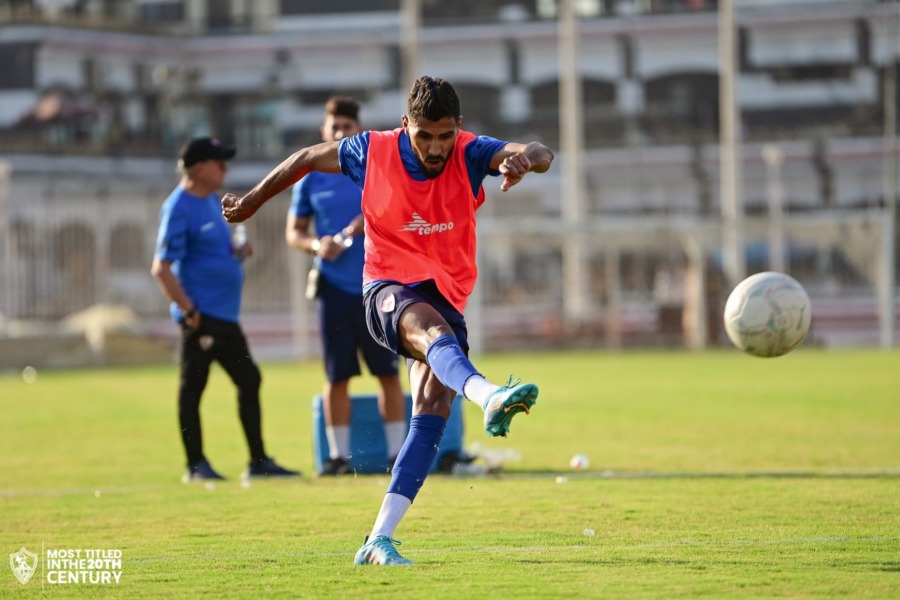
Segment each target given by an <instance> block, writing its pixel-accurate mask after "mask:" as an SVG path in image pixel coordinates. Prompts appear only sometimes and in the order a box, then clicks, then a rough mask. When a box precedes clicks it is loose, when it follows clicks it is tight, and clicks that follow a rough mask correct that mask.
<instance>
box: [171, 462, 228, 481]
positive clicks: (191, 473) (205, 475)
mask: <svg viewBox="0 0 900 600" xmlns="http://www.w3.org/2000/svg"><path fill="white" fill-rule="evenodd" d="M211 479H219V480H222V481H224V480H225V478H224V477H222V476H221V475H219V474H218V473H216V472H215V470H214V469H213V468H212V466H210V464H209V461H208V460H206V459H203V460H201V461H198V462H195V463H194V464H192V465H191V466H190V467H188V470H187V472H186V473H185V474H184V475H182V477H181V481H182V483H190V482H191V481H207V480H211Z"/></svg>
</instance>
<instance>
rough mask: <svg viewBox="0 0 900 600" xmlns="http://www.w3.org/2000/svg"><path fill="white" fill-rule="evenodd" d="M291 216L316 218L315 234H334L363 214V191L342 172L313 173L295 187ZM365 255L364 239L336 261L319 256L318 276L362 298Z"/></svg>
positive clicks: (317, 260) (317, 263)
mask: <svg viewBox="0 0 900 600" xmlns="http://www.w3.org/2000/svg"><path fill="white" fill-rule="evenodd" d="M289 210H290V214H291V215H294V216H296V217H314V218H315V227H316V235H317V236H318V237H322V236H323V235H335V234H336V233H339V232H340V231H341V230H342V229H343V228H344V227H346V226H347V225H349V224H350V221H352V220H353V219H355V218H356V217H358V216H359V215H360V214H361V213H362V190H361V189H360V188H359V186H357V185H356V184H355V183H353V181H351V180H350V179H349V178H347V177H345V176H343V175H341V174H340V173H320V172H318V171H313V172H312V173H309V174H308V175H306V176H305V177H304V178H303V179H301V180H300V181H298V182H297V183H296V184H295V185H294V189H293V190H292V193H291V207H290V209H289ZM365 258H366V254H365V248H364V247H363V238H362V236H356V237H355V238H354V239H353V245H352V246H350V247H349V248H347V249H346V250H345V251H344V252H343V253H342V254H341V255H340V256H339V257H337V259H335V260H322V258H321V257H319V256H316V258H315V259H314V260H315V263H316V267H317V268H318V269H319V274H320V276H321V277H323V278H325V280H326V281H327V282H328V283H330V284H331V285H333V286H334V287H336V288H338V289H339V290H341V291H343V292H346V293H348V294H355V295H357V296H359V297H362V279H363V264H364V262H365Z"/></svg>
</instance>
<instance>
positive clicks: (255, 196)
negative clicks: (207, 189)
mask: <svg viewBox="0 0 900 600" xmlns="http://www.w3.org/2000/svg"><path fill="white" fill-rule="evenodd" d="M311 171H322V172H324V173H340V172H341V165H340V162H339V161H338V142H336V141H335V142H323V143H321V144H316V145H315V146H309V147H308V148H303V149H301V150H298V151H296V152H294V153H293V154H292V155H290V156H289V157H287V158H286V159H285V160H284V161H283V162H282V163H281V164H280V165H278V166H277V167H275V168H274V169H272V171H271V172H270V173H269V174H268V175H266V176H265V177H264V178H263V180H262V181H260V182H259V183H257V184H256V185H255V186H253V189H252V190H250V191H249V192H247V193H246V194H245V195H244V196H243V197H241V198H238V197H237V196H235V195H234V194H225V195H224V196H223V197H222V215H224V217H225V219H226V220H227V221H228V222H229V223H240V222H241V221H245V220H247V219H249V218H250V217H251V216H253V214H254V213H255V212H256V211H257V210H259V207H261V206H262V205H263V204H265V203H266V202H267V201H268V200H269V199H270V198H272V197H273V196H275V195H276V194H278V193H279V192H282V191H284V190H286V189H287V188H289V187H290V186H292V185H294V184H295V183H297V182H298V181H300V179H302V178H303V176H304V175H306V174H307V173H310V172H311Z"/></svg>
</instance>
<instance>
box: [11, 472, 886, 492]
mask: <svg viewBox="0 0 900 600" xmlns="http://www.w3.org/2000/svg"><path fill="white" fill-rule="evenodd" d="M436 475H437V476H438V477H443V478H445V479H448V480H452V479H458V480H461V481H464V480H467V479H495V480H502V479H514V480H518V479H551V480H552V479H556V478H557V477H564V478H566V479H567V480H582V479H584V480H596V479H612V480H622V479H894V478H900V467H874V468H868V469H831V470H827V469H826V470H822V471H709V472H706V471H499V472H497V473H491V474H474V475H462V476H456V475H442V474H436ZM371 477H372V478H373V479H374V478H377V477H381V475H380V474H379V475H372V476H371ZM366 478H367V479H368V478H369V476H366ZM317 481H318V479H310V480H300V482H302V483H310V484H314V483H316V482H317ZM233 483H237V485H242V484H241V482H240V481H232V482H219V483H217V484H216V486H217V487H218V486H222V487H223V488H227V487H230V484H233ZM267 483H270V482H263V485H265V484H267ZM285 483H287V482H285ZM326 483H327V482H326ZM172 485H184V484H182V483H178V482H176V483H173V484H172ZM190 485H194V486H195V487H201V486H200V485H199V483H192V484H190ZM168 489H170V486H169V485H166V484H159V485H136V486H119V487H111V488H104V487H97V488H70V489H48V490H0V498H27V497H35V496H50V497H52V496H80V495H84V496H95V495H97V493H98V492H99V493H100V494H101V495H102V494H133V493H142V492H148V491H154V490H168Z"/></svg>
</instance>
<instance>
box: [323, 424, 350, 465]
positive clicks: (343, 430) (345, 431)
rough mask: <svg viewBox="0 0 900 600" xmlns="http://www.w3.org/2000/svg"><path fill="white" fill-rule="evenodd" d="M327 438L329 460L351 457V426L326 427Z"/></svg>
mask: <svg viewBox="0 0 900 600" xmlns="http://www.w3.org/2000/svg"><path fill="white" fill-rule="evenodd" d="M325 437H326V438H328V457H329V458H348V457H349V456H350V426H349V425H326V426H325Z"/></svg>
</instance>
